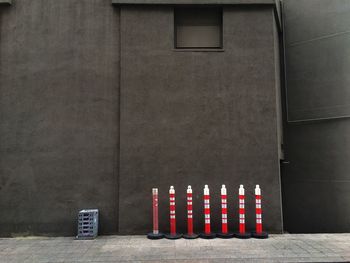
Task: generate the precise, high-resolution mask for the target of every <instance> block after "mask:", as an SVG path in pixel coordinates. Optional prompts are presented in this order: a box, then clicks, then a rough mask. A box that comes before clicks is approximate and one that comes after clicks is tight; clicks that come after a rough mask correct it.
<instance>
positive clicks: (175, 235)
mask: <svg viewBox="0 0 350 263" xmlns="http://www.w3.org/2000/svg"><path fill="white" fill-rule="evenodd" d="M165 238H166V239H179V238H182V234H178V233H175V234H165Z"/></svg>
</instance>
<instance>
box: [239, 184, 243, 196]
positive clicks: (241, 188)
mask: <svg viewBox="0 0 350 263" xmlns="http://www.w3.org/2000/svg"><path fill="white" fill-rule="evenodd" d="M238 192H239V195H244V187H243V184H241V185H239V190H238Z"/></svg>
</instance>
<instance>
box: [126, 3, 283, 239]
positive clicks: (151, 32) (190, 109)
mask: <svg viewBox="0 0 350 263" xmlns="http://www.w3.org/2000/svg"><path fill="white" fill-rule="evenodd" d="M273 14H274V12H273V8H272V6H271V7H262V6H257V7H224V11H223V28H224V29H223V38H224V43H223V44H224V50H223V51H222V52H188V51H185V52H182V51H177V50H174V33H173V32H174V29H173V21H174V18H173V8H172V7H166V6H163V7H160V6H153V7H152V6H150V7H144V6H123V7H122V9H121V133H120V136H121V150H120V152H121V156H120V200H121V202H120V206H119V211H120V213H119V230H120V232H121V233H123V234H129V233H145V232H146V231H147V230H150V229H151V220H150V218H151V212H152V211H151V188H152V187H158V188H159V190H160V225H161V229H162V230H163V231H164V230H168V229H169V224H168V189H169V186H170V185H174V186H175V189H176V190H177V219H178V229H179V231H186V228H185V224H186V220H185V216H186V215H185V213H186V210H185V189H186V186H187V185H188V184H191V185H192V186H193V189H194V221H195V227H196V231H201V229H203V228H202V225H203V221H204V220H203V215H202V214H203V213H202V211H203V209H202V205H203V204H202V191H203V186H204V184H209V186H210V188H211V191H212V194H211V196H212V226H213V229H214V230H215V231H218V230H220V228H219V226H220V223H219V218H220V210H219V202H220V197H219V194H220V187H221V184H226V186H227V188H228V191H229V218H230V221H229V224H230V227H231V229H235V230H236V229H237V226H238V222H237V219H238V207H237V204H238V198H237V196H238V187H239V184H244V185H245V186H246V190H247V224H248V229H253V226H254V219H255V216H254V203H253V201H254V197H253V194H254V192H253V190H254V186H255V184H261V186H262V189H263V196H264V205H263V206H264V211H265V213H264V223H265V227H266V229H267V230H269V231H273V232H281V230H282V220H281V203H280V184H279V159H278V139H277V127H278V125H277V106H276V96H277V94H276V81H278V79H277V78H276V76H275V52H274V51H275V46H274V45H275V41H274V29H273V25H274V18H273Z"/></svg>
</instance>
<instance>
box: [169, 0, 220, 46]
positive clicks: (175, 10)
mask: <svg viewBox="0 0 350 263" xmlns="http://www.w3.org/2000/svg"><path fill="white" fill-rule="evenodd" d="M212 8H215V9H217V10H218V11H219V13H220V21H219V26H220V32H219V33H220V45H219V46H218V47H178V46H177V25H178V23H177V21H178V18H177V15H176V13H177V12H179V11H178V10H184V9H207V10H208V9H209V10H210V9H212ZM223 20H224V10H223V7H222V6H215V5H214V6H202V5H190V6H187V5H186V6H176V7H174V8H173V23H174V24H173V29H174V32H173V36H174V43H173V44H174V50H176V51H223V49H224V32H223V31H224V22H223Z"/></svg>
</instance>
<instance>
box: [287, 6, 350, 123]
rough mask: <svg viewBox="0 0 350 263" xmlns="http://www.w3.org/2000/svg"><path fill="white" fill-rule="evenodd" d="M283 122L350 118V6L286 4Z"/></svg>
mask: <svg viewBox="0 0 350 263" xmlns="http://www.w3.org/2000/svg"><path fill="white" fill-rule="evenodd" d="M283 6H284V25H285V40H286V41H285V44H286V72H287V91H288V92H287V95H288V119H289V120H290V121H296V120H307V119H323V118H333V117H342V116H350V103H349V101H350V90H349V88H348V87H349V85H350V79H349V76H348V72H349V70H350V2H349V1H347V0H335V1H332V0H315V1H309V0H299V1H294V0H285V1H283Z"/></svg>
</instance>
